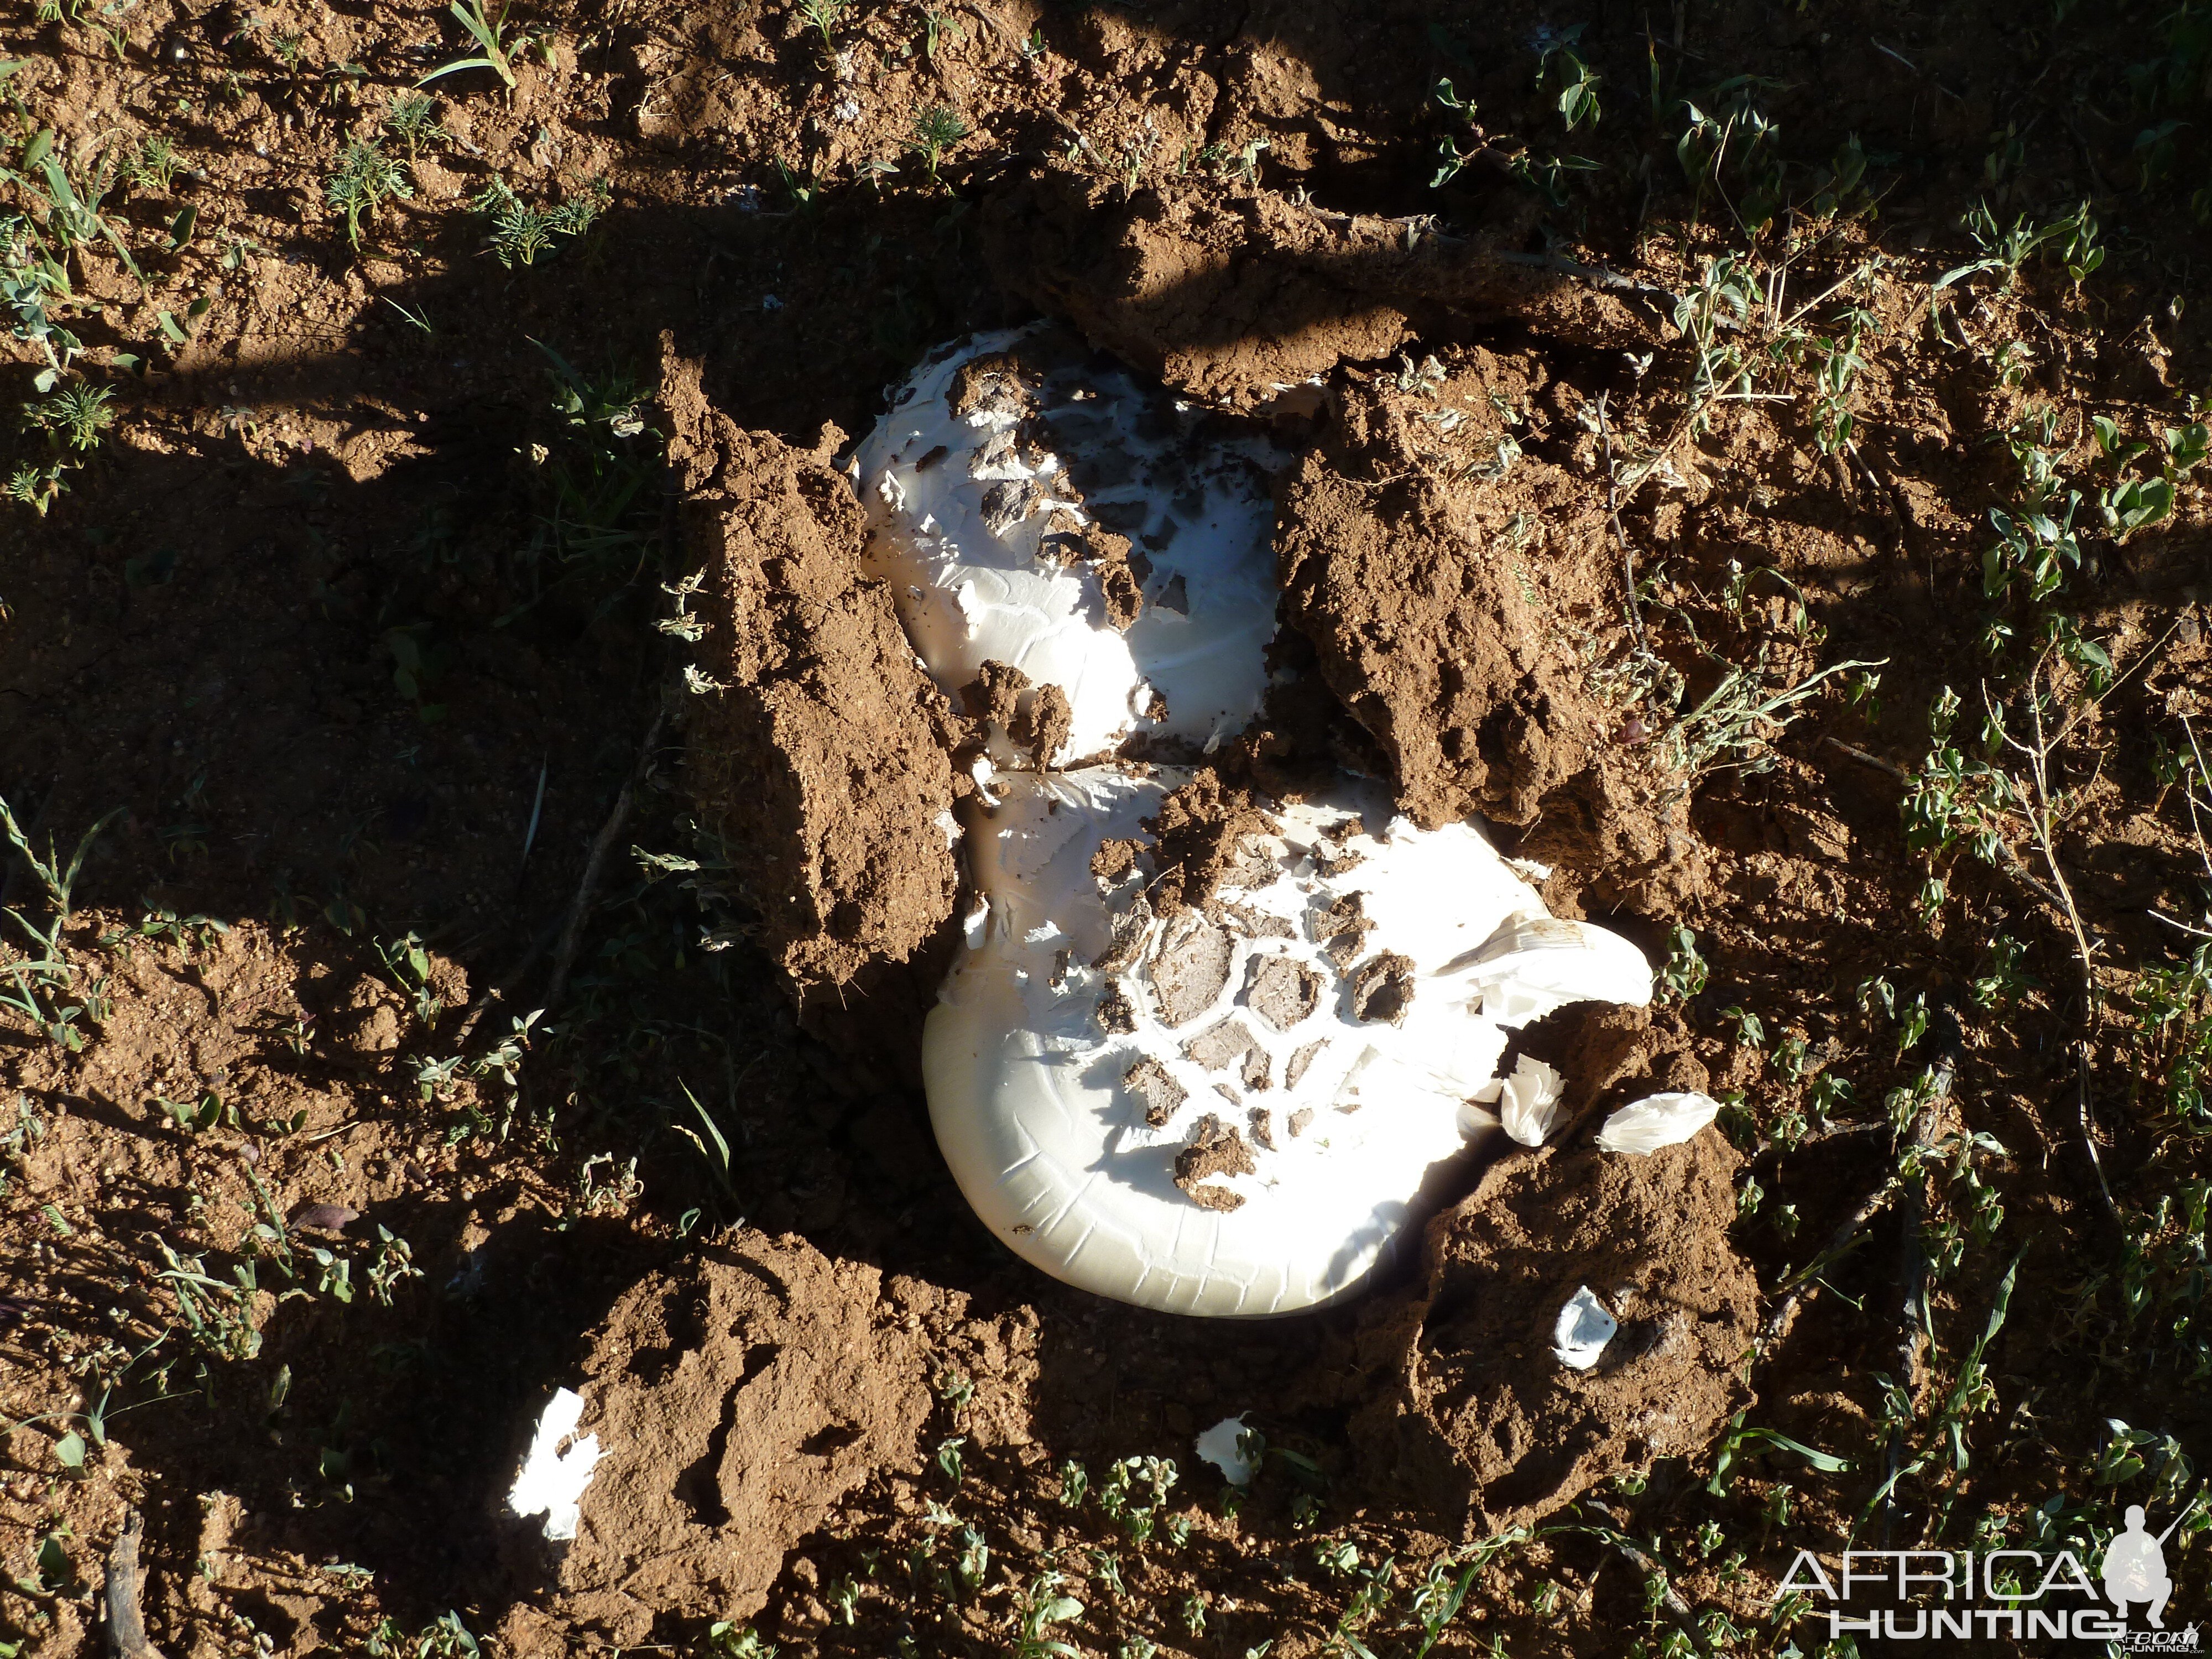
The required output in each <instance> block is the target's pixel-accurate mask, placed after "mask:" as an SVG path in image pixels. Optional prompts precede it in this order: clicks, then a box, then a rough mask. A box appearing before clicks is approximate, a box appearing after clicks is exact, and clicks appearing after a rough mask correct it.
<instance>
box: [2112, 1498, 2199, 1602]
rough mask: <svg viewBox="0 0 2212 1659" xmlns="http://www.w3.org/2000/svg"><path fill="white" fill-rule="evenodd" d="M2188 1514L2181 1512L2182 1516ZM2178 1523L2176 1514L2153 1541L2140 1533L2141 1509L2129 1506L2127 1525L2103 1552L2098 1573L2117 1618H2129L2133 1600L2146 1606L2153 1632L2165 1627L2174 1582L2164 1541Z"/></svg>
mask: <svg viewBox="0 0 2212 1659" xmlns="http://www.w3.org/2000/svg"><path fill="white" fill-rule="evenodd" d="M2187 1513H2188V1511H2187V1510H2183V1511H2182V1514H2184V1515H2185V1514H2187ZM2180 1524H2181V1516H2179V1515H2177V1516H2174V1517H2173V1519H2172V1522H2169V1523H2168V1524H2167V1526H2166V1530H2165V1531H2164V1532H2162V1533H2160V1534H2159V1535H2158V1536H2157V1537H2155V1538H2154V1537H2152V1536H2151V1535H2150V1534H2148V1533H2147V1532H2145V1531H2144V1530H2143V1507H2142V1504H2129V1505H2128V1524H2127V1528H2126V1530H2125V1531H2124V1532H2122V1533H2121V1534H2119V1535H2118V1537H2116V1538H2114V1539H2113V1540H2112V1547H2110V1548H2109V1549H2107V1550H2106V1552H2105V1561H2104V1565H2103V1567H2102V1569H2101V1571H2102V1573H2103V1576H2104V1580H2105V1595H2106V1599H2107V1600H2108V1601H2111V1602H2112V1606H2113V1607H2116V1608H2117V1609H2118V1611H2119V1615H2120V1617H2121V1618H2123V1619H2124V1618H2126V1617H2127V1616H2128V1607H2129V1604H2130V1603H2131V1602H2135V1601H2145V1602H2148V1603H2149V1611H2148V1613H2147V1614H2146V1615H2145V1616H2146V1617H2147V1618H2148V1619H2149V1620H2150V1627H2151V1628H2152V1629H2153V1630H2164V1629H2165V1628H2166V1617H2165V1614H2166V1597H2168V1596H2170V1595H2172V1594H2173V1580H2172V1579H2171V1578H2169V1577H2166V1540H2167V1539H2169V1538H2171V1537H2172V1535H2173V1529H2174V1528H2176V1527H2178V1526H2179V1525H2180Z"/></svg>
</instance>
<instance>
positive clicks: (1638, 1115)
mask: <svg viewBox="0 0 2212 1659" xmlns="http://www.w3.org/2000/svg"><path fill="white" fill-rule="evenodd" d="M1720 1109H1721V1103H1720V1102H1718V1101H1717V1100H1715V1099H1713V1098H1712V1097H1711V1096H1709V1095H1698V1094H1666V1095H1646V1096H1645V1097H1644V1098H1643V1099H1641V1100H1638V1101H1632V1102H1631V1103H1629V1104H1628V1105H1626V1106H1624V1107H1622V1108H1621V1109H1620V1110H1619V1111H1617V1112H1615V1113H1613V1115H1612V1116H1610V1117H1608V1118H1607V1119H1606V1121H1605V1124H1604V1127H1601V1129H1599V1131H1598V1132H1597V1144H1598V1145H1599V1146H1601V1147H1602V1148H1604V1150H1606V1151H1607V1152H1633V1153H1635V1154H1637V1155H1638V1157H1649V1156H1650V1154H1651V1153H1653V1152H1657V1151H1658V1150H1659V1149H1660V1148H1661V1147H1662V1146H1680V1145H1681V1143H1682V1142H1684V1141H1686V1140H1687V1139H1689V1138H1690V1137H1691V1136H1692V1135H1693V1134H1695V1133H1698V1131H1699V1130H1700V1129H1702V1128H1704V1127H1705V1126H1706V1125H1707V1124H1708V1123H1711V1121H1713V1120H1714V1119H1715V1118H1716V1117H1717V1116H1719V1115H1720Z"/></svg>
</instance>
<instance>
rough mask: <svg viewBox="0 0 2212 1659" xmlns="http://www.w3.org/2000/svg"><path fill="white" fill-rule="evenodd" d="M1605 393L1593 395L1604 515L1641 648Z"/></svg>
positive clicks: (1640, 612)
mask: <svg viewBox="0 0 2212 1659" xmlns="http://www.w3.org/2000/svg"><path fill="white" fill-rule="evenodd" d="M1611 395H1612V394H1611V393H1609V392H1599V393H1598V394H1597V435H1598V436H1599V437H1600V438H1601V439H1602V440H1603V441H1604V443H1605V516H1606V521H1607V523H1609V524H1610V525H1612V526H1613V539H1614V540H1615V541H1617V542H1619V543H1620V569H1621V574H1622V575H1623V576H1624V577H1625V578H1626V580H1627V583H1628V624H1629V627H1630V629H1632V630H1633V632H1634V633H1635V635H1636V646H1637V649H1638V650H1639V651H1640V650H1642V649H1643V648H1644V608H1643V607H1642V606H1641V605H1638V603H1637V602H1636V554H1635V551H1634V550H1632V548H1631V547H1630V546H1629V545H1628V532H1626V531H1625V530H1623V529H1622V528H1621V527H1620V472H1619V471H1618V470H1617V469H1616V468H1615V467H1614V465H1613V426H1612V424H1611V422H1608V421H1607V419H1606V418H1605V400H1606V399H1607V398H1608V397H1609V396H1611Z"/></svg>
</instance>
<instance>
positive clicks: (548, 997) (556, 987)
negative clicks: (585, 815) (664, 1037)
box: [545, 690, 669, 1009]
mask: <svg viewBox="0 0 2212 1659" xmlns="http://www.w3.org/2000/svg"><path fill="white" fill-rule="evenodd" d="M668 702H669V699H668V694H667V692H666V691H665V690H664V691H663V692H662V694H661V696H660V700H659V707H658V708H655V709H654V710H653V724H652V725H650V726H647V727H646V729H645V741H644V742H643V743H642V744H640V745H639V746H638V755H637V764H636V765H635V766H633V767H632V768H631V769H630V773H629V776H628V777H626V778H624V779H623V787H622V790H621V793H618V794H617V795H616V797H615V805H614V810H613V811H611V812H609V813H608V814H607V821H606V822H605V823H603V824H601V825H600V826H599V834H598V835H597V836H593V837H592V850H591V854H590V855H589V856H588V857H587V858H586V859H585V860H584V876H583V879H582V880H581V881H580V882H578V883H577V884H576V896H575V898H574V900H573V901H572V902H570V903H569V906H568V922H567V924H566V925H565V926H564V927H562V929H561V942H560V944H559V945H556V946H555V947H554V951H553V973H552V977H551V978H550V980H548V981H547V982H546V987H545V1006H546V1007H547V1008H548V1009H551V1008H554V1007H556V1006H559V1003H560V1001H561V994H562V992H563V991H565V990H567V989H568V970H569V969H571V968H573V967H574V966H575V963H576V948H577V946H578V945H580V943H581V942H582V939H583V933H584V918H585V916H586V915H587V914H589V912H590V910H591V907H592V891H593V890H594V889H596V888H597V887H598V886H599V872H601V871H602V870H603V869H604V868H605V866H606V861H607V854H609V853H610V852H611V851H612V850H613V849H614V845H615V842H617V841H619V840H620V839H621V838H622V832H623V825H624V824H626V823H629V811H630V806H631V804H632V803H633V802H634V801H635V799H637V786H638V785H639V783H641V781H643V780H644V778H645V775H646V773H647V771H649V770H650V769H651V768H652V765H653V750H654V749H655V748H656V747H658V746H659V742H660V732H661V728H662V727H663V726H665V725H666V724H667V722H668Z"/></svg>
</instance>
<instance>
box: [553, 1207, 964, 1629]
mask: <svg viewBox="0 0 2212 1659" xmlns="http://www.w3.org/2000/svg"><path fill="white" fill-rule="evenodd" d="M880 1278H881V1276H880V1274H879V1273H878V1271H877V1269H875V1268H873V1267H866V1266H864V1265H862V1264H860V1263H857V1262H852V1261H831V1260H830V1259H829V1257H827V1256H825V1255H822V1254H821V1252H819V1251H818V1250H817V1249H814V1248H813V1246H811V1244H808V1243H805V1241H804V1240H803V1239H800V1238H798V1237H790V1236H787V1237H782V1238H775V1239H771V1238H769V1237H766V1236H764V1235H763V1234H759V1233H755V1232H744V1233H741V1234H738V1235H737V1236H735V1237H733V1238H732V1240H731V1241H730V1242H728V1243H724V1244H721V1245H718V1246H714V1247H710V1248H709V1249H706V1250H704V1251H702V1253H701V1254H700V1255H698V1256H697V1257H696V1258H694V1259H693V1260H691V1261H687V1262H685V1263H684V1264H682V1265H681V1266H679V1267H674V1268H671V1269H670V1270H669V1271H667V1272H665V1273H658V1274H655V1275H653V1277H651V1278H649V1279H646V1280H645V1281H644V1282H642V1283H641V1284H640V1285H637V1286H635V1288H634V1289H632V1290H631V1291H629V1292H628V1293H627V1294H626V1295H625V1296H624V1297H623V1299H622V1300H621V1301H620V1302H619V1303H617V1304H616V1306H615V1308H614V1310H613V1311H612V1312H611V1314H609V1315H608V1316H607V1320H606V1322H605V1325H604V1326H603V1327H601V1328H600V1329H599V1332H598V1334H597V1335H596V1338H595V1340H594V1341H593V1344H592V1354H591V1358H589V1360H587V1361H586V1367H585V1369H586V1372H587V1373H588V1378H589V1380H588V1381H586V1383H585V1384H584V1387H583V1390H582V1392H583V1395H584V1397H585V1399H586V1401H589V1402H590V1406H591V1414H590V1416H589V1417H588V1418H587V1419H586V1425H585V1426H586V1427H587V1428H589V1429H590V1430H591V1431H592V1432H593V1433H595V1434H596V1435H597V1436H598V1437H599V1443H600V1445H601V1446H602V1447H603V1448H604V1450H603V1452H602V1454H601V1456H600V1460H599V1465H598V1467H597V1468H595V1469H594V1470H593V1472H592V1484H591V1485H590V1486H589V1487H587V1488H586V1491H585V1492H584V1497H583V1504H582V1518H581V1523H580V1526H579V1528H578V1530H577V1535H576V1541H575V1543H574V1545H573V1546H572V1547H570V1548H569V1551H568V1555H567V1558H566V1559H565V1560H563V1562H562V1566H561V1577H560V1583H561V1590H562V1601H563V1602H564V1603H565V1604H566V1605H565V1606H564V1607H562V1612H563V1613H565V1615H566V1616H567V1617H568V1619H569V1620H571V1621H573V1623H574V1624H575V1625H577V1626H583V1627H586V1628H588V1629H590V1630H592V1631H593V1632H596V1633H598V1634H599V1636H600V1637H601V1638H602V1639H604V1640H605V1641H608V1642H611V1643H614V1644H619V1645H622V1646H630V1645H634V1644H637V1643H641V1642H644V1641H647V1640H649V1639H652V1632H653V1629H654V1624H655V1620H656V1617H671V1618H676V1619H684V1620H693V1619H697V1620H704V1619H709V1618H712V1619H733V1620H738V1622H740V1623H742V1622H743V1621H744V1620H746V1619H748V1618H749V1617H750V1616H751V1615H752V1614H754V1613H757V1611H758V1610H759V1609H760V1607H761V1606H762V1605H763V1602H764V1601H766V1599H767V1595H768V1592H769V1587H770V1586H771V1585H772V1584H774V1583H775V1578H776V1575H777V1574H778V1573H779V1572H781V1571H782V1568H783V1561H784V1556H785V1553H787V1551H789V1550H790V1549H791V1548H792V1547H793V1546H794V1545H796V1544H797V1543H798V1542H799V1541H800V1540H801V1539H802V1538H804V1537H805V1536H806V1535H807V1534H809V1533H811V1532H812V1531H813V1530H814V1529H815V1528H817V1527H819V1526H821V1525H822V1524H823V1521H824V1520H825V1519H826V1518H827V1516H829V1510H830V1508H831V1506H832V1505H834V1504H836V1503H837V1502H838V1501H839V1500H840V1499H842V1498H844V1497H845V1496H846V1494H847V1493H848V1492H852V1491H853V1490H854V1489H855V1488H856V1487H858V1486H860V1485H861V1483H862V1482H864V1481H866V1480H867V1479H868V1478H869V1477H870V1476H871V1475H872V1474H877V1473H878V1472H882V1471H886V1470H894V1469H908V1468H914V1467H915V1466H916V1464H917V1463H918V1461H919V1459H918V1455H917V1453H916V1450H915V1444H916V1442H915V1437H916V1436H917V1434H919V1432H920V1431H921V1425H922V1423H923V1420H924V1419H926V1417H927V1414H928V1412H929V1392H928V1389H927V1386H926V1384H925V1378H926V1376H927V1356H926V1355H925V1354H924V1352H923V1351H922V1349H921V1345H920V1344H919V1343H917V1342H916V1341H915V1339H914V1338H913V1337H912V1336H910V1335H908V1333H907V1332H906V1330H905V1329H904V1328H902V1326H901V1325H899V1324H897V1323H896V1322H895V1317H896V1316H895V1315H894V1312H893V1310H891V1309H890V1308H889V1307H888V1306H887V1305H886V1304H884V1303H883V1302H882V1301H881V1300H880V1299H879V1298H880V1296H881V1284H880ZM526 1659H529V1656H528V1655H527V1653H526Z"/></svg>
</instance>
